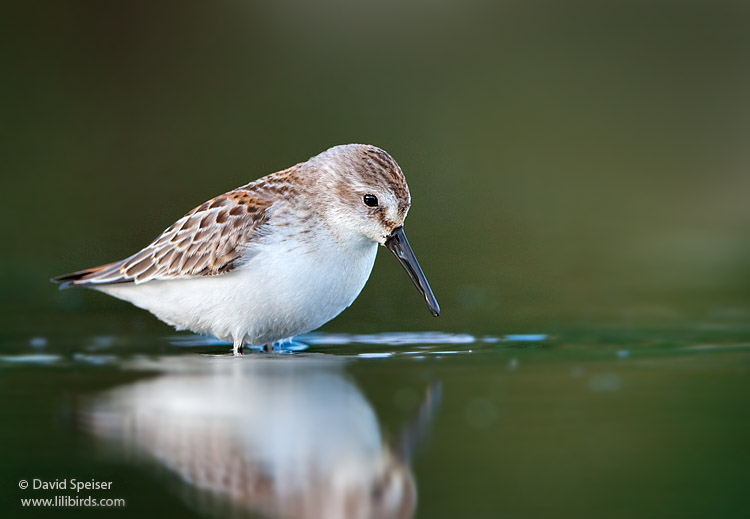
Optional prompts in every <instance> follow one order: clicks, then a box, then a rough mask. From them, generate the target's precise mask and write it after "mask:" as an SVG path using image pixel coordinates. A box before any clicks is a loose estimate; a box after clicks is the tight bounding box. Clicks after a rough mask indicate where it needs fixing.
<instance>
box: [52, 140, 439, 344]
mask: <svg viewBox="0 0 750 519" xmlns="http://www.w3.org/2000/svg"><path fill="white" fill-rule="evenodd" d="M410 205H411V196H410V194H409V187H408V186H407V185H406V179H405V178H404V174H403V173H402V172H401V168H400V167H399V166H398V164H397V163H396V161H395V160H393V158H391V156H390V155H389V154H388V153H386V152H385V151H383V150H381V149H380V148H377V147H375V146H369V145H363V144H348V145H342V146H335V147H333V148H330V149H329V150H327V151H324V152H323V153H321V154H319V155H316V156H315V157H312V158H310V159H309V160H307V161H306V162H302V163H299V164H296V165H294V166H292V167H290V168H288V169H285V170H283V171H279V172H276V173H272V174H270V175H267V176H265V177H263V178H260V179H258V180H255V181H253V182H250V183H249V184H246V185H244V186H242V187H239V188H237V189H234V190H232V191H229V192H227V193H224V194H223V195H219V196H217V197H215V198H212V199H211V200H209V201H207V202H205V203H203V204H201V205H200V206H198V207H196V208H195V209H193V210H192V211H190V212H189V213H187V214H186V215H185V216H183V217H182V218H180V219H179V220H177V221H176V222H175V223H173V224H172V225H170V226H169V227H168V228H167V229H166V230H165V231H164V232H163V233H161V235H160V236H158V237H157V238H156V239H155V240H154V241H153V242H151V244H149V245H148V246H147V247H145V248H144V249H142V250H140V251H139V252H137V253H135V254H133V255H132V256H130V257H128V258H125V259H123V260H120V261H116V262H114V263H109V264H106V265H101V266H99V267H93V268H89V269H85V270H80V271H78V272H73V273H72V274H66V275H63V276H59V277H57V278H54V279H53V281H55V282H58V283H61V284H62V285H61V287H60V288H68V287H71V286H81V287H87V288H93V289H96V290H99V291H101V292H104V293H106V294H109V295H111V296H114V297H117V298H119V299H123V300H125V301H129V302H130V303H132V304H134V305H136V306H138V307H140V308H144V309H146V310H148V311H149V312H151V313H153V314H154V315H156V316H157V317H158V318H159V319H161V320H162V321H164V322H166V323H168V324H170V325H172V326H174V327H175V328H177V329H178V330H191V331H193V332H195V333H200V334H208V335H213V336H215V337H218V338H220V339H223V340H227V341H231V342H232V343H233V344H234V353H235V354H239V353H241V352H242V348H243V345H253V346H264V347H265V349H266V350H270V349H271V348H272V345H273V344H274V343H275V342H278V341H280V340H283V339H287V338H290V337H293V336H295V335H299V334H302V333H306V332H309V331H311V330H314V329H316V328H318V327H320V326H322V325H323V324H325V323H326V322H328V321H330V320H331V319H333V318H334V317H336V316H337V315H338V314H339V313H341V312H342V311H343V310H344V309H345V308H347V307H348V306H349V305H351V304H352V303H353V302H354V300H355V299H356V297H357V296H358V295H359V293H360V291H361V290H362V288H363V287H364V286H365V283H366V282H367V279H368V278H369V277H370V272H371V271H372V266H373V264H374V262H375V255H376V253H377V246H378V244H380V245H384V246H385V247H387V248H388V249H389V250H390V251H391V252H392V253H393V254H394V255H395V256H396V258H397V259H398V261H399V262H400V263H401V265H402V266H403V267H404V269H405V270H406V272H407V273H408V275H409V277H410V278H411V280H412V281H413V282H414V284H415V285H416V287H417V289H418V290H419V292H420V293H421V294H422V296H423V297H424V300H425V302H426V303H427V308H428V309H429V310H430V312H431V313H432V315H434V316H436V317H437V316H438V315H439V314H440V307H439V306H438V303H437V300H436V299H435V296H434V295H433V293H432V290H431V289H430V285H429V284H428V283H427V279H426V278H425V276H424V273H423V272H422V269H421V268H420V266H419V263H418V262H417V258H416V256H415V255H414V253H413V252H412V249H411V247H410V245H409V242H408V241H407V239H406V234H404V229H403V224H404V218H406V213H407V212H408V211H409V207H410Z"/></svg>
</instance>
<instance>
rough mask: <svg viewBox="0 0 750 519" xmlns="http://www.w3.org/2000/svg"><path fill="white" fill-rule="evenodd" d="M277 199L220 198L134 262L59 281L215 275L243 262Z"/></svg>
mask: <svg viewBox="0 0 750 519" xmlns="http://www.w3.org/2000/svg"><path fill="white" fill-rule="evenodd" d="M272 203H273V200H269V199H262V198H259V197H258V196H257V195H256V194H255V193H254V191H253V190H252V189H251V186H250V185H248V186H245V187H242V188H239V189H235V190H234V191H230V192H228V193H225V194H223V195H220V196H217V197H216V198H213V199H211V200H209V201H208V202H205V203H204V204H202V205H200V206H198V207H196V208H195V209H193V210H192V211H190V212H189V213H188V214H186V215H185V216H183V217H182V218H180V219H179V220H177V221H176V222H175V223H173V224H172V225H171V226H170V227H169V228H168V229H167V230H165V231H164V232H163V233H161V235H160V236H159V237H158V238H156V239H155V240H154V241H153V242H152V243H151V244H150V245H149V246H147V247H146V248H144V249H143V250H141V251H139V252H137V253H136V254H133V255H132V256H130V257H129V258H126V259H124V260H122V261H117V262H115V263H109V264H107V265H101V266H99V267H94V268H90V269H86V270H81V271H78V272H73V273H72V274H66V275H63V276H59V277H57V278H54V279H53V281H55V282H58V283H62V285H61V287H60V288H67V287H69V286H72V285H79V286H87V285H102V284H112V283H130V282H132V283H136V284H138V283H145V282H146V281H151V280H152V279H174V278H180V277H189V276H214V275H217V274H222V273H224V272H229V271H231V270H232V269H234V268H235V267H236V266H237V265H238V264H239V263H240V261H241V260H242V257H243V254H244V252H245V250H246V247H247V245H248V243H250V242H251V241H252V240H253V239H254V238H255V237H257V234H258V231H259V229H260V228H261V227H262V226H263V224H265V223H266V222H267V221H268V208H269V207H270V206H271V204H272Z"/></svg>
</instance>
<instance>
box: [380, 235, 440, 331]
mask: <svg viewBox="0 0 750 519" xmlns="http://www.w3.org/2000/svg"><path fill="white" fill-rule="evenodd" d="M385 246H386V247H388V250H390V251H391V252H392V253H393V255H394V256H396V259H397V260H398V262H399V263H401V266H402V267H404V269H405V270H406V273H407V274H409V277H410V278H411V280H412V281H413V282H414V286H416V287H417V290H419V293H420V294H422V297H424V300H425V303H427V308H429V310H430V313H431V314H432V315H434V316H435V317H437V316H438V315H440V305H438V302H437V299H435V294H433V293H432V289H431V288H430V284H429V283H428V282H427V278H426V277H424V272H422V267H420V266H419V262H418V261H417V257H416V256H415V255H414V251H412V250H411V246H410V245H409V240H407V239H406V234H405V233H404V228H403V227H396V228H395V229H394V230H393V232H392V233H391V235H390V236H389V237H388V239H387V240H385Z"/></svg>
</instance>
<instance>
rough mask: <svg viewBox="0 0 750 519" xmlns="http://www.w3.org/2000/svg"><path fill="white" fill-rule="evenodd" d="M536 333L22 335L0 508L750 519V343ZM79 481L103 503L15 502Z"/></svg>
mask: <svg viewBox="0 0 750 519" xmlns="http://www.w3.org/2000/svg"><path fill="white" fill-rule="evenodd" d="M542 332H543V331H542ZM542 332H540V330H533V333H528V334H513V335H497V336H495V335H484V334H468V333H465V334H449V333H436V332H428V333H395V332H394V333H381V334H337V333H313V334H309V335H307V336H303V337H300V338H298V341H299V342H301V343H304V344H306V345H307V349H306V350H305V351H301V352H289V351H286V352H278V353H276V354H271V355H269V354H263V353H251V354H248V355H245V356H243V357H242V358H233V357H232V356H230V355H228V354H227V353H226V352H227V350H228V347H227V346H225V345H222V344H217V343H215V342H213V341H211V340H208V339H205V338H201V337H195V336H191V335H179V336H153V337H150V336H149V335H148V334H137V333H134V334H131V335H128V336H118V337H115V336H111V337H110V336H98V337H72V336H68V337H66V338H64V339H63V338H58V339H56V338H54V337H41V336H37V337H25V338H21V337H16V338H14V339H12V340H9V341H7V347H6V348H4V351H3V355H2V356H0V372H1V373H2V376H0V394H2V395H4V397H5V398H4V399H3V400H2V402H0V405H2V410H1V412H2V416H3V417H4V421H5V423H6V424H11V427H7V426H6V427H4V428H3V429H2V435H3V442H2V445H3V446H4V450H5V452H4V454H3V465H4V469H3V472H4V474H5V476H6V477H5V478H4V480H5V484H4V487H3V488H2V494H3V502H5V503H6V505H5V506H6V507H10V509H12V510H15V511H22V510H21V504H20V500H21V498H27V497H33V498H45V497H51V498H54V496H66V495H67V496H75V497H78V498H85V497H88V496H92V497H94V498H96V499H100V498H112V499H124V500H125V501H126V503H127V504H126V506H125V507H124V508H123V509H122V510H118V511H117V513H118V514H120V516H127V517H131V516H132V517H135V516H138V515H141V514H156V513H167V512H169V513H170V514H178V515H180V516H184V517H226V516H233V517H246V516H247V517H256V516H271V517H285V516H294V517H498V516H510V517H550V516H555V517H573V516H586V517H589V516H592V515H600V516H606V517H641V516H666V515H669V516H676V517H707V516H710V517H738V516H740V515H741V514H742V513H743V512H744V511H746V510H747V507H748V505H750V497H749V496H748V493H747V485H748V483H750V468H749V467H750V447H748V443H747V432H748V430H750V412H748V407H747V402H748V397H750V384H749V383H748V380H749V378H748V377H749V376H750V333H748V329H743V328H742V327H740V326H733V327H726V326H725V327H718V326H708V325H704V326H695V327H692V328H691V329H687V328H684V327H683V328H680V329H666V328H656V327H654V328H652V329H645V328H644V329H641V330H633V329H629V330H624V329H616V328H604V327H602V328H589V329H580V328H579V329H575V328H571V329H567V330H556V333H554V334H552V333H551V334H545V333H542ZM72 478H75V479H77V480H78V481H90V480H92V479H94V480H96V481H104V482H111V485H109V486H110V487H111V488H109V489H83V490H81V491H79V492H76V491H75V490H72V489H71V488H70V481H69V483H68V489H65V490H59V489H58V490H42V489H37V490H34V489H26V490H21V489H19V488H18V482H19V481H20V480H22V479H25V480H28V481H29V482H30V483H32V484H33V480H34V479H38V480H44V481H55V480H56V479H57V480H61V481H62V480H70V479H72ZM22 512H23V513H24V514H27V513H29V511H28V510H25V511H22ZM40 512H41V509H39V508H36V509H34V511H33V513H34V514H39V513H40ZM79 513H80V509H78V508H72V507H67V508H64V509H57V510H55V511H54V514H55V516H59V515H66V514H68V515H77V514H79ZM113 513H114V512H113Z"/></svg>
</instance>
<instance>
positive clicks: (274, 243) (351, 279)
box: [97, 235, 377, 345]
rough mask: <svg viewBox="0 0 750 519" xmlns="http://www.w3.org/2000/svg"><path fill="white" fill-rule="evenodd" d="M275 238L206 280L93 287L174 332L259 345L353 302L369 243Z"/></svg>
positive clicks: (371, 254)
mask: <svg viewBox="0 0 750 519" xmlns="http://www.w3.org/2000/svg"><path fill="white" fill-rule="evenodd" d="M318 238H319V239H311V240H309V241H301V240H299V239H298V238H297V239H295V238H288V237H287V238H285V237H284V236H282V235H277V236H276V238H275V239H273V238H271V237H269V239H266V240H264V241H262V242H261V243H259V244H257V245H256V246H254V247H253V249H252V250H251V251H249V259H248V261H247V262H246V263H245V264H243V265H242V266H241V267H239V268H237V269H236V270H234V271H232V272H229V273H226V274H221V275H217V276H212V277H194V278H184V279H176V280H155V281H149V282H147V283H142V284H140V285H133V284H121V285H107V286H102V287H97V288H98V289H99V290H101V291H102V292H106V293H107V294H110V295H112V296H114V297H118V298H120V299H124V300H126V301H129V302H131V303H133V304H134V305H136V306H139V307H141V308H144V309H146V310H149V311H150V312H152V313H153V314H155V315H156V316H157V317H159V318H160V319H162V320H163V321H165V322H167V323H169V324H171V325H173V326H176V327H177V328H178V329H188V330H192V331H194V332H196V333H205V334H210V335H214V336H216V337H219V338H222V339H225V340H230V341H234V340H236V339H244V340H245V342H246V343H247V344H251V345H262V344H268V343H272V342H275V341H278V340H281V339H285V338H288V337H292V336H294V335H298V334H301V333H305V332H308V331H310V330H314V329H315V328H318V327H320V326H321V325H323V324H324V323H326V322H328V321H330V320H331V319H333V318H334V317H336V316H337V315H338V314H339V313H341V312H342V311H343V310H344V309H345V308H347V307H348V306H349V305H351V304H352V302H354V299H356V297H357V296H358V295H359V293H360V292H361V290H362V288H363V287H364V285H365V283H366V282H367V279H368V278H369V276H370V272H371V271H372V266H373V264H374V262H375V255H376V253H377V244H376V243H374V242H371V241H362V240H360V241H353V242H351V243H348V244H346V246H343V247H342V245H341V243H339V242H336V241H334V240H333V239H332V238H331V237H329V236H327V235H325V236H319V237H318Z"/></svg>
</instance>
